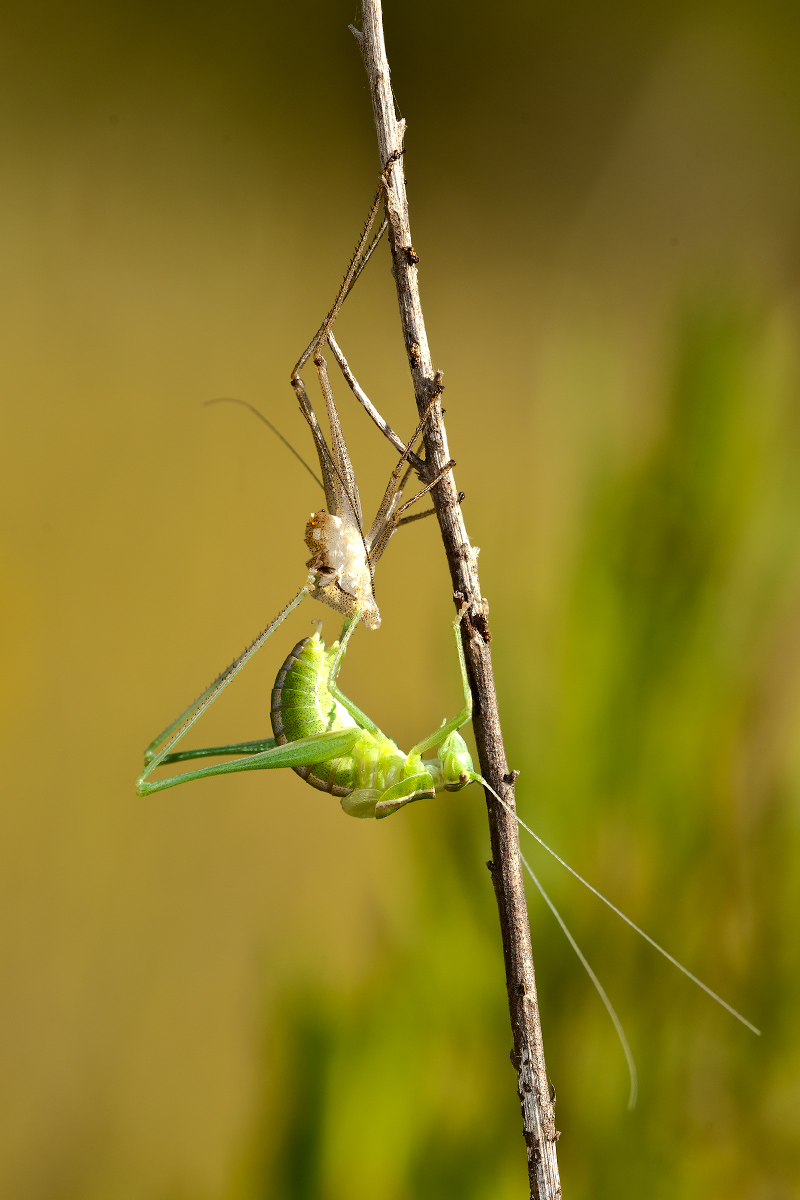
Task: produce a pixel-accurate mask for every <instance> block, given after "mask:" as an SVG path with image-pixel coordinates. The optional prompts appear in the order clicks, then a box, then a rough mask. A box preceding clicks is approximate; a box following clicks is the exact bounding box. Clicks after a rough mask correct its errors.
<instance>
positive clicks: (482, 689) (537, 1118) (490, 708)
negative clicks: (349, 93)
mask: <svg viewBox="0 0 800 1200" xmlns="http://www.w3.org/2000/svg"><path fill="white" fill-rule="evenodd" d="M361 11H362V26H363V28H362V30H361V31H359V30H355V29H353V33H354V34H355V37H356V40H357V42H358V44H359V47H360V48H361V52H362V54H363V56H364V63H365V65H366V68H367V75H368V76H369V83H370V90H371V92H372V106H373V112H374V116H375V127H376V130H377V134H378V147H379V151H380V159H381V169H382V170H385V172H386V174H385V179H386V186H385V206H386V217H387V220H388V222H389V241H390V244H391V249H392V260H393V263H394V277H395V283H396V285H397V299H398V303H399V307H400V320H401V324H402V329H403V338H404V340H405V344H406V351H407V353H408V362H409V366H410V368H411V375H412V378H413V381H414V395H415V398H416V402H417V409H418V411H419V413H420V414H422V413H423V412H424V411H425V409H426V408H427V406H428V405H429V404H430V401H431V398H432V397H433V396H435V395H437V393H440V392H441V390H442V385H441V373H440V372H435V371H434V368H433V363H432V360H431V355H430V350H429V348H428V339H427V336H426V333H425V322H424V320H423V316H422V307H421V305H420V298H419V288H418V284H417V264H418V262H419V258H418V256H417V254H416V252H415V251H414V247H413V245H412V242H411V231H410V227H409V221H408V202H407V199H406V187H405V177H404V174H403V161H402V152H403V145H402V141H403V134H404V132H405V123H404V122H398V120H397V119H396V117H395V105H394V98H393V96H392V89H391V84H390V81H389V63H388V61H387V58H386V48H385V44H384V38H383V19H382V13H381V0H362V5H361ZM351 28H352V26H351ZM390 164H392V165H391V169H390V170H387V168H389V165H390ZM424 436H425V451H426V460H425V461H426V464H427V466H428V469H429V471H430V472H431V476H434V475H435V474H436V473H437V472H438V471H439V470H440V469H441V468H442V467H443V466H444V465H445V464H446V463H447V461H448V459H449V458H450V452H449V449H448V445H447V434H446V432H445V427H444V422H443V420H442V409H441V404H440V403H437V404H435V405H434V408H433V412H432V413H431V416H430V418H429V420H428V421H427V422H426V425H425V435H424ZM431 494H432V497H433V501H434V504H435V507H436V515H437V517H438V520H439V526H440V529H441V533H442V541H443V542H444V547H445V552H446V554H447V561H448V563H449V565H450V574H451V578H452V581H453V592H454V595H455V596H456V597H457V603H458V604H460V603H461V602H462V599H466V601H467V604H468V606H469V607H468V612H469V619H468V620H467V621H464V622H462V626H461V628H462V637H463V639H464V651H465V654H466V659H467V669H468V672H469V678H470V685H471V688H472V694H473V699H474V712H473V726H474V730H475V741H476V743H477V746H478V755H479V758H480V765H481V771H482V773H483V776H484V778H485V779H486V780H487V781H488V782H489V783H490V784H491V785H492V787H493V788H495V789H496V791H497V792H499V794H500V795H501V796H503V797H504V799H505V801H506V804H508V805H509V807H510V809H511V810H514V789H513V782H514V778H515V776H514V775H511V774H510V773H509V770H508V763H507V762H506V755H505V749H504V746H503V737H502V733H501V730H500V719H499V715H498V711H497V696H496V693H495V686H494V676H493V673H492V660H491V654H490V651H489V645H488V642H489V637H490V635H489V628H488V623H487V620H486V609H485V605H484V602H483V600H482V598H481V590H480V581H479V579H478V564H477V551H476V550H474V549H473V547H472V546H471V544H470V541H469V538H468V536H467V531H466V528H465V525H464V520H463V517H462V515H461V507H460V505H459V501H458V491H457V489H456V485H455V481H454V479H453V473H452V471H449V472H447V474H446V475H445V476H444V477H443V478H442V479H441V480H440V482H439V483H438V484H437V485H436V487H435V488H434V489H433V491H432V493H431ZM486 803H487V808H488V814H489V829H490V836H491V847H492V862H491V863H490V864H489V869H490V871H491V875H492V882H493V884H494V890H495V896H496V897H497V907H498V911H499V914H500V928H501V931H502V936H503V952H504V955H505V965H506V985H507V988H508V1005H509V1010H510V1014H511V1028H512V1032H513V1039H514V1049H513V1052H512V1062H513V1064H514V1067H515V1069H516V1071H517V1080H518V1090H519V1098H520V1104H521V1106H522V1122H523V1135H524V1138H525V1143H526V1146H527V1151H528V1174H529V1179H530V1193H531V1198H532V1200H559V1198H560V1196H561V1184H560V1182H559V1175H558V1162H557V1158H556V1141H557V1140H558V1133H557V1132H556V1127H555V1117H554V1114H553V1105H552V1102H551V1099H550V1089H549V1086H548V1081H547V1072H546V1069H545V1062H544V1050H543V1047H542V1032H541V1025H540V1021H539V1007H538V1003H537V998H536V979H535V975H534V969H533V955H532V952H531V937H530V928H529V925H528V909H527V904H526V901H525V889H524V886H523V877H522V866H521V863H520V857H519V838H518V831H517V823H516V820H515V819H514V816H513V811H506V810H504V808H503V806H502V805H501V804H499V803H498V802H497V801H496V800H495V799H494V797H493V796H491V794H490V793H488V792H487V793H486Z"/></svg>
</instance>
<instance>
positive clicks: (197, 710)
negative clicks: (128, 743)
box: [136, 585, 308, 795]
mask: <svg viewBox="0 0 800 1200" xmlns="http://www.w3.org/2000/svg"><path fill="white" fill-rule="evenodd" d="M307 594H308V586H307V585H306V586H304V587H301V589H300V591H299V592H298V593H297V595H296V596H295V597H294V599H292V600H290V601H289V603H288V604H287V605H286V607H285V608H284V609H282V611H281V612H279V613H278V615H277V617H276V618H275V620H274V621H271V622H270V624H269V625H268V626H267V628H266V629H265V630H264V631H263V632H262V633H260V634H259V635H258V637H257V638H256V639H255V641H254V642H251V643H250V645H249V646H248V647H247V649H246V650H245V651H244V653H242V654H240V655H239V657H238V658H237V659H236V660H235V661H234V662H232V663H231V665H230V666H229V667H226V669H225V670H224V671H223V672H222V673H221V674H220V675H218V676H217V678H216V679H215V680H214V681H213V683H211V684H209V686H208V687H207V688H206V690H205V691H204V692H202V693H201V694H200V695H199V696H198V697H197V699H196V700H195V701H193V702H192V704H190V705H189V707H188V708H187V709H185V710H184V711H183V712H182V713H181V714H180V716H179V717H176V718H175V720H174V721H172V723H171V724H169V725H168V726H167V728H166V729H164V730H162V732H161V733H160V734H159V735H158V737H156V738H154V739H153V741H152V742H151V743H150V745H149V746H148V747H147V749H146V750H145V753H144V760H145V768H144V771H143V772H142V774H141V775H140V776H139V778H138V779H137V781H136V790H137V791H139V785H140V784H142V783H143V782H144V780H145V779H146V778H147V776H148V775H149V774H150V773H151V772H152V771H154V770H155V769H156V767H157V766H158V765H159V763H161V762H163V761H164V759H165V758H166V756H167V755H168V754H169V753H170V751H171V750H172V747H173V746H177V744H178V742H179V741H181V739H182V738H183V737H184V736H185V735H186V733H188V731H189V730H190V729H191V727H192V725H194V723H195V721H196V720H197V719H198V718H199V717H200V716H201V715H202V714H203V713H204V712H205V710H206V709H207V708H208V707H209V705H211V704H213V703H214V701H215V700H216V699H217V697H218V696H219V695H220V694H221V693H222V692H224V690H225V688H226V687H227V686H228V684H229V683H230V682H231V680H232V679H233V678H234V677H235V676H236V675H238V674H239V672H240V671H241V669H242V667H243V666H244V665H245V663H247V662H249V661H250V659H251V658H252V657H253V655H254V654H255V653H256V651H257V650H260V649H261V647H262V646H263V645H264V642H265V641H266V640H267V638H268V637H269V636H270V635H271V634H272V633H274V631H275V630H276V629H277V628H278V626H279V625H280V624H281V623H282V622H283V621H284V620H285V619H286V617H288V615H289V613H290V612H291V611H292V609H294V608H297V605H298V604H299V603H300V601H301V600H302V599H303V597H304V596H306V595H307ZM162 743H163V744H162ZM159 746H161V747H162V748H161V750H159V749H158V747H159ZM139 794H140V795H142V794H143V793H141V792H140V793H139Z"/></svg>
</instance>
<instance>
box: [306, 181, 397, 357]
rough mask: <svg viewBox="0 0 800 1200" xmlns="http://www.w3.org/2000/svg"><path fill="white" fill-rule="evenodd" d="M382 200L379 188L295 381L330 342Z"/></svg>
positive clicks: (358, 268) (381, 189)
mask: <svg viewBox="0 0 800 1200" xmlns="http://www.w3.org/2000/svg"><path fill="white" fill-rule="evenodd" d="M382 200H383V188H382V187H379V188H378V191H377V193H376V195H375V199H374V200H373V202H372V207H371V208H370V210H369V216H368V217H367V220H366V223H365V225H364V229H363V232H362V234H361V237H360V238H359V239H358V243H357V245H356V248H355V250H354V251H353V257H352V258H351V259H350V265H349V266H348V268H347V271H346V272H345V276H344V279H343V280H342V284H341V287H340V288H339V291H338V292H337V293H336V299H335V300H334V302H333V305H332V307H331V310H330V312H329V313H328V315H327V317H326V318H325V320H324V321H323V322H322V324H321V325H320V327H319V329H318V330H317V332H316V334H315V336H314V337H313V338H312V340H311V342H310V343H309V344H308V346H307V347H306V349H305V351H304V352H303V354H302V355H301V356H300V358H299V359H298V362H297V365H296V366H295V368H294V370H293V371H292V379H295V378H296V377H297V375H298V373H299V372H300V371H301V370H302V369H303V366H304V364H305V363H306V362H308V360H309V358H310V357H311V355H312V354H313V353H314V351H315V350H316V348H317V346H320V345H322V344H324V343H325V342H326V341H327V340H328V334H329V333H330V331H331V329H332V328H333V323H334V321H335V320H336V318H337V317H338V315H339V310H340V309H341V307H342V305H343V304H344V302H345V299H346V298H347V294H348V292H349V291H350V289H351V287H352V286H353V284H354V283H355V281H356V279H357V278H358V275H359V274H360V268H361V262H362V259H364V255H365V250H366V247H367V242H368V240H369V235H370V232H371V231H372V226H373V224H374V223H375V217H376V216H377V213H378V209H379V208H380V205H381V201H382ZM372 249H374V247H372V248H371V249H370V251H369V253H370V254H371V253H372Z"/></svg>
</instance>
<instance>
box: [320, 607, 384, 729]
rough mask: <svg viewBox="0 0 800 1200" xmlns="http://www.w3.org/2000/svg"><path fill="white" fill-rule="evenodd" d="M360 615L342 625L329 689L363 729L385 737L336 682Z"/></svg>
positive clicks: (331, 670)
mask: <svg viewBox="0 0 800 1200" xmlns="http://www.w3.org/2000/svg"><path fill="white" fill-rule="evenodd" d="M360 616H361V614H360V613H356V615H355V616H354V617H345V621H344V625H343V626H342V634H341V637H340V638H339V648H338V650H337V651H336V655H335V657H334V659H333V662H332V663H331V666H330V670H329V671H328V691H329V692H330V694H331V695H332V696H333V698H334V700H337V701H338V702H339V704H341V706H342V708H343V709H344V710H345V712H348V713H349V714H350V716H351V717H352V718H353V720H354V721H355V722H356V723H357V724H358V725H360V726H361V728H362V729H366V731H367V732H368V733H371V734H373V736H375V737H383V738H385V737H386V735H385V733H383V731H382V730H381V729H379V728H378V726H377V725H376V724H375V722H374V721H371V720H370V719H369V717H368V716H367V714H366V713H363V712H362V711H361V709H360V708H357V707H356V705H355V704H353V701H352V700H350V699H348V697H347V696H345V694H344V692H343V691H342V690H341V689H340V687H339V686H338V684H337V682H336V676H337V675H338V674H339V668H340V667H341V665H342V661H343V659H344V656H345V654H346V653H347V643H348V642H349V640H350V635H351V634H352V632H353V630H354V629H355V627H356V625H357V624H358V622H359V618H360ZM386 740H387V741H388V740H389V739H388V738H386Z"/></svg>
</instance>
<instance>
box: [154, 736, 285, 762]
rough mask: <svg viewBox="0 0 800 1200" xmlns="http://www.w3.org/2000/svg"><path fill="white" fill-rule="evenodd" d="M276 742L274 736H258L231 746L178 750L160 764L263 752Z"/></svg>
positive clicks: (275, 744)
mask: <svg viewBox="0 0 800 1200" xmlns="http://www.w3.org/2000/svg"><path fill="white" fill-rule="evenodd" d="M277 744H278V743H277V742H276V741H275V738H260V739H259V740H258V741H255V742H235V743H234V744H233V745H231V746H203V748H202V749H200V750H179V751H178V753H177V754H168V755H167V756H166V758H162V760H161V766H162V767H168V766H170V764H171V763H177V762H190V761H191V760H192V759H194V758H222V757H223V755H225V754H263V752H264V751H265V750H271V749H272V748H273V746H277Z"/></svg>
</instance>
